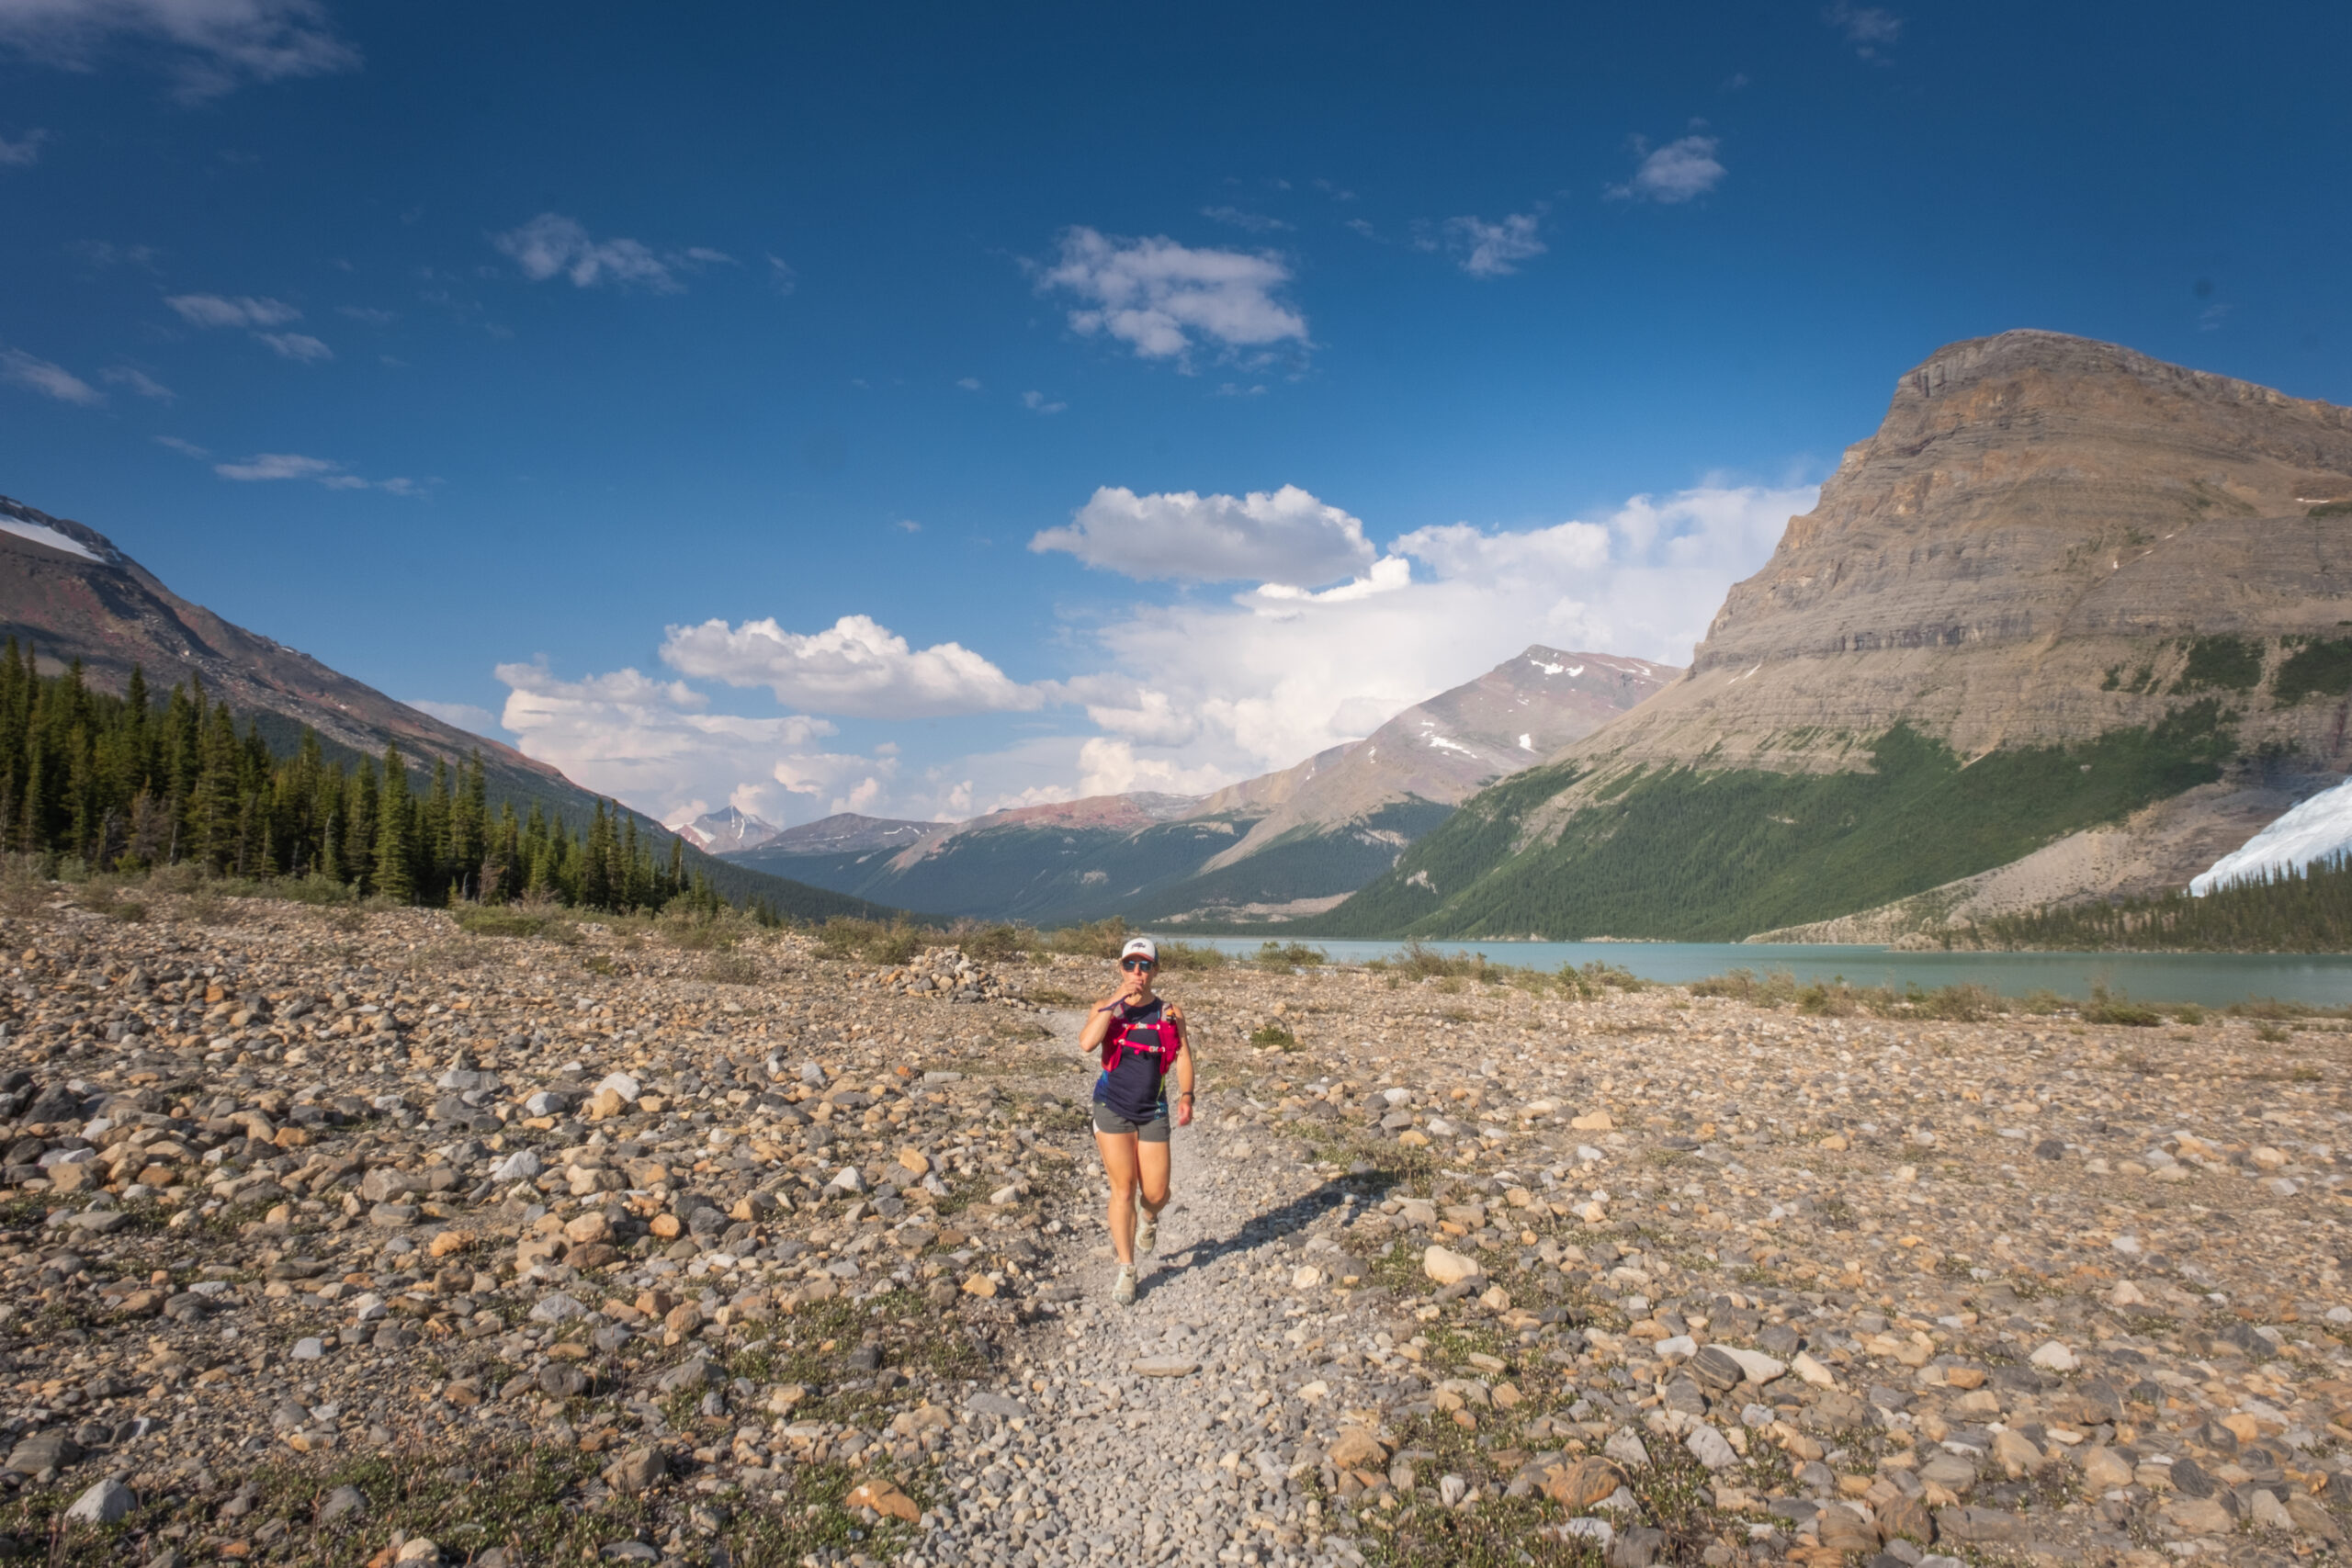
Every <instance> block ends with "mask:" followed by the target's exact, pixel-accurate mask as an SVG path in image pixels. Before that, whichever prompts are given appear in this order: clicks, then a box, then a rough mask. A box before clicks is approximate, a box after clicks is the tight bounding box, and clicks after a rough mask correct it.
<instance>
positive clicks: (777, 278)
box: [768, 252, 800, 294]
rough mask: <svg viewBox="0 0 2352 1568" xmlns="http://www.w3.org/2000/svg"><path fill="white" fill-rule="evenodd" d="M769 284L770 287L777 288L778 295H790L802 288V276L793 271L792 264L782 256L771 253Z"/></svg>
mask: <svg viewBox="0 0 2352 1568" xmlns="http://www.w3.org/2000/svg"><path fill="white" fill-rule="evenodd" d="M768 283H769V286H770V287H772V288H775V291H776V292H777V293H778V294H789V293H791V292H792V291H793V290H794V289H796V288H799V287H800V275H799V274H798V273H797V272H795V271H793V270H792V264H791V263H790V262H788V261H786V260H785V259H784V258H783V257H782V256H780V255H777V254H775V253H774V252H770V253H769V254H768Z"/></svg>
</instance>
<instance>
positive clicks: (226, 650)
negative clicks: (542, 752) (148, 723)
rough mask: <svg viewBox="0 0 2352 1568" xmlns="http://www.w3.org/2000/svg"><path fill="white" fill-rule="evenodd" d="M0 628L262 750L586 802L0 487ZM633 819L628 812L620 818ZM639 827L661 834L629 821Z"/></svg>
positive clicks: (823, 898)
mask: <svg viewBox="0 0 2352 1568" xmlns="http://www.w3.org/2000/svg"><path fill="white" fill-rule="evenodd" d="M0 636H11V637H16V638H17V641H18V642H19V643H21V644H24V645H26V646H28V647H30V648H31V649H33V650H34V653H35V655H36V657H37V658H38V660H39V661H40V668H41V669H42V670H43V671H47V672H50V673H54V672H56V671H59V670H61V669H62V668H64V667H65V666H66V665H68V664H71V663H72V662H74V660H80V661H81V663H82V667H83V671H84V674H85V679H87V680H88V681H89V682H90V683H91V684H93V685H95V686H99V687H102V688H105V689H107V690H109V691H120V690H121V689H122V687H123V684H124V682H127V681H129V680H130V671H132V669H133V668H138V669H140V670H141V671H143V673H144V674H145V676H146V679H147V682H148V685H149V689H150V690H151V691H153V692H154V693H156V694H158V695H160V694H163V693H164V692H167V691H169V690H170V689H171V688H172V687H173V686H174V685H175V684H178V683H180V682H185V681H187V680H189V679H191V678H194V679H197V680H200V681H201V682H203V684H204V687H205V690H206V691H207V692H208V693H209V694H210V695H211V697H212V699H213V700H215V701H221V702H226V703H227V704H228V705H229V706H230V708H231V709H232V711H233V712H234V713H235V714H236V715H237V717H238V722H239V723H240V725H242V724H243V723H244V722H245V721H246V720H248V719H250V720H252V721H253V722H254V724H255V725H256V726H257V727H258V728H260V730H261V732H262V735H263V738H264V739H266V740H267V741H268V743H269V745H270V746H271V748H272V749H273V750H277V751H280V752H284V751H288V750H291V749H292V748H293V747H294V746H295V745H296V744H297V743H298V742H299V741H300V739H301V735H302V731H303V730H304V729H305V728H309V729H312V730H315V731H316V732H317V733H318V735H319V738H320V740H321V742H322V745H323V746H324V747H325V748H326V749H327V750H328V752H329V754H330V755H347V754H349V753H352V752H360V753H366V754H368V755H371V756H374V755H380V754H381V753H382V751H383V750H384V748H385V747H386V746H387V745H397V746H398V747H399V748H400V750H401V753H402V754H403V755H404V756H406V757H407V758H408V759H409V761H411V762H412V763H413V764H427V765H429V764H430V763H432V762H434V761H443V762H447V763H450V764H452V765H453V766H454V765H456V764H458V763H460V762H464V761H468V760H469V759H470V758H472V757H475V756H479V757H480V758H481V761H482V764H483V771H484V773H485V775H486V781H487V784H488V785H489V791H490V795H491V799H492V803H493V804H501V803H505V802H513V803H514V804H515V808H516V809H517V810H518V811H527V810H528V809H529V807H531V806H533V805H535V804H536V805H537V806H539V807H542V808H543V809H545V810H547V811H548V812H550V813H553V814H556V815H559V816H560V817H562V818H564V819H565V820H566V821H567V822H570V823H571V824H572V825H573V826H574V827H575V828H577V827H580V826H582V825H584V824H585V822H586V821H587V819H588V818H589V816H590V814H591V813H592V812H593V811H594V808H595V805H596V800H597V797H596V796H595V795H593V794H591V793H590V792H589V791H587V790H584V789H582V788H581V787H580V786H579V785H578V784H573V783H572V782H571V780H570V779H568V778H566V777H565V776H564V775H563V773H561V772H560V770H558V769H556V768H553V767H550V766H549V765H548V764H547V763H545V762H541V761H535V760H533V759H532V758H529V757H526V756H525V755H524V754H523V753H522V752H520V751H518V750H515V749H514V748H513V747H511V746H507V745H503V744H502V743H501V742H499V741H496V740H492V739H487V738H485V737H482V736H479V735H474V734H471V733H469V732H468V731H466V730H462V729H459V728H457V727H456V726H454V725H450V724H446V723H444V722H443V721H441V720H440V719H437V718H435V717H434V716H432V715H430V714H426V713H422V712H419V711H418V710H417V709H415V708H413V707H410V706H409V705H407V704H405V703H401V702H395V701H394V700H393V699H391V698H390V697H388V696H386V695H385V694H383V693H381V692H379V691H377V690H376V689H375V688H374V687H372V686H369V685H367V684H365V683H364V682H358V681H355V680H353V679H352V678H351V677H350V676H348V675H345V674H344V673H342V672H341V671H336V670H333V669H330V668H328V667H327V666H326V665H324V664H322V663H321V662H320V661H319V660H316V659H313V658H311V656H310V655H309V654H307V653H304V652H302V651H300V649H292V648H288V647H287V646H286V645H285V644H283V643H280V642H277V641H275V640H273V639H272V638H270V637H264V636H262V635H261V634H259V633H257V632H252V631H248V630H246V629H245V628H244V627H243V626H237V625H235V624H234V623H232V622H230V621H227V620H223V619H222V618H221V617H220V616H219V615H214V614H213V613H212V612H211V611H209V610H208V609H206V608H205V607H204V606H202V605H201V604H191V603H189V602H188V601H187V600H186V599H183V598H181V597H180V596H179V595H178V594H176V593H175V592H172V590H171V589H170V588H168V587H166V586H165V585H164V582H163V581H161V580H160V579H158V578H157V577H156V576H155V575H154V574H153V572H151V571H149V570H147V569H146V568H145V567H143V566H141V565H140V564H139V562H138V561H136V560H134V559H132V558H131V557H130V555H128V554H127V553H125V552H124V551H123V550H121V549H119V548H118V547H116V545H115V544H114V542H113V541H112V540H111V539H109V538H107V536H105V535H104V534H101V533H99V532H98V531H97V530H96V529H95V528H92V527H90V526H89V525H86V524H83V523H78V522H74V521H73V520H71V519H68V518H62V517H53V516H51V515H50V514H49V513H44V512H40V511H37V510H36V509H34V508H33V507H30V506H28V505H26V504H24V503H23V502H17V501H12V500H9V499H8V498H6V497H5V496H0ZM632 815H635V814H632ZM638 826H639V830H640V831H650V832H654V833H661V832H663V831H665V829H662V827H661V826H660V825H659V824H657V823H655V822H654V821H653V820H652V819H651V818H645V817H642V816H639V818H638ZM691 842H692V840H689V843H691ZM688 859H689V860H690V862H692V863H694V864H695V866H696V867H697V868H698V869H700V870H702V871H703V872H704V873H705V874H707V875H708V876H709V877H710V878H711V880H712V882H713V884H714V885H715V886H718V888H719V890H720V891H721V892H722V893H723V894H725V895H726V896H727V897H729V898H732V899H734V900H736V901H738V902H741V901H742V900H743V899H746V898H752V897H759V898H765V899H767V900H769V901H770V902H772V903H774V904H775V906H776V907H777V908H779V909H781V910H783V911H785V912H786V913H795V914H802V915H823V914H831V913H865V914H874V913H880V914H888V913H889V912H890V911H889V910H888V909H882V908H875V907H871V906H868V905H865V903H864V902H863V901H861V900H857V899H851V898H843V897H841V896H839V895H837V894H835V893H832V892H831V891H830V890H826V889H821V888H818V887H815V886H808V885H804V884H799V883H794V882H787V881H785V880H783V879H780V878H777V877H775V876H771V875H767V874H763V873H759V872H757V871H755V870H752V869H749V868H745V867H741V866H738V865H735V864H733V863H729V862H727V861H723V860H719V859H717V858H715V857H711V856H706V855H704V854H703V853H702V852H701V851H700V850H699V848H693V849H690V850H689V852H688Z"/></svg>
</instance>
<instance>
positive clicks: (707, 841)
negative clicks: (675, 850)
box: [666, 806, 779, 855]
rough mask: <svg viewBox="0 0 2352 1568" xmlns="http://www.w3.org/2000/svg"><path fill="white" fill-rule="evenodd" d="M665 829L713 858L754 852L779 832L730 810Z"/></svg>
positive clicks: (750, 816)
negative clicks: (742, 852)
mask: <svg viewBox="0 0 2352 1568" xmlns="http://www.w3.org/2000/svg"><path fill="white" fill-rule="evenodd" d="M666 826H667V827H668V828H669V829H670V831H672V832H673V833H675V834H677V835H678V837H680V838H681V839H684V840H685V841H686V842H688V843H690V844H692V845H693V846H694V847H695V848H696V849H698V850H702V851H705V852H707V853H710V854H714V855H723V854H728V853H730V852H733V851H736V850H755V849H758V848H759V847H760V846H761V845H762V844H764V843H766V842H767V841H768V840H770V839H773V838H775V836H776V834H777V832H778V831H779V829H777V828H776V826H775V824H774V823H772V822H763V821H762V820H761V819H760V818H757V817H753V816H752V815H751V814H750V813H749V812H744V811H738V810H736V809H735V808H734V807H731V806H730V807H727V808H726V809H725V810H723V811H713V812H711V813H709V814H708V815H707V816H702V817H696V818H693V819H692V820H691V821H684V822H672V823H668V824H666Z"/></svg>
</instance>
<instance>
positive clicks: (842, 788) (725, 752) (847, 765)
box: [452, 663, 899, 822]
mask: <svg viewBox="0 0 2352 1568" xmlns="http://www.w3.org/2000/svg"><path fill="white" fill-rule="evenodd" d="M497 673H498V678H499V680H500V681H501V682H503V683H504V684H505V686H506V688H507V698H506V706H505V711H504V713H503V715H502V716H501V717H500V721H499V722H500V723H501V724H503V726H504V727H505V728H506V729H507V730H508V731H510V732H511V733H513V734H514V735H515V736H517V737H519V739H518V741H517V744H518V746H519V747H520V748H521V750H522V751H523V752H524V754H525V755H526V756H530V757H535V758H537V759H538V760H539V761H543V762H550V763H553V764H554V765H555V766H557V767H559V768H561V769H562V770H563V771H564V773H566V774H567V775H569V776H570V777H571V778H573V779H575V780H578V781H579V782H580V783H582V784H586V785H587V786H588V787H589V788H591V789H594V790H596V791H598V792H599V793H601V794H605V795H612V796H614V797H615V798H616V799H619V800H624V801H627V802H628V803H629V804H631V805H633V806H635V807H638V808H639V809H640V810H643V811H647V812H649V813H650V814H652V815H654V816H656V817H659V818H662V820H663V821H675V820H678V819H679V818H681V817H688V816H699V815H700V814H701V813H703V812H705V811H707V810H709V809H710V806H709V803H710V802H711V801H714V800H723V801H726V802H728V803H729V804H730V805H732V806H734V807H737V808H738V809H740V810H743V811H749V812H752V813H753V814H755V815H758V816H761V817H764V818H767V819H768V820H770V821H772V822H802V821H809V820H810V819H812V818H818V817H822V816H825V815H827V814H828V813H830V812H832V811H853V810H858V809H861V808H863V807H865V806H870V805H873V804H875V803H876V801H878V800H879V799H880V798H881V797H882V795H883V794H884V792H885V790H886V789H887V788H888V784H889V782H890V781H891V779H892V778H894V777H895V776H896V774H897V772H898V766H899V764H898V760H897V758H896V757H895V756H892V755H889V754H888V753H887V752H877V753H876V755H874V756H870V757H865V756H855V755H848V754H843V753H840V752H830V751H825V750H818V749H816V745H817V743H818V742H820V741H821V740H823V739H825V738H826V737H828V736H831V734H833V733H834V729H833V726H832V725H831V724H829V723H827V722H826V721H825V720H823V719H821V718H815V717H811V716H808V715H805V714H787V715H783V716H775V717H764V718H758V717H743V716H737V715H732V714H716V713H711V712H708V711H707V708H708V706H709V700H708V699H707V697H705V696H704V695H703V694H701V693H699V692H696V691H695V689H694V688H693V687H691V686H689V685H687V684H686V683H685V682H683V681H662V680H658V679H655V678H653V677H650V676H647V675H644V674H641V673H639V671H635V670H617V671H613V672H612V673H610V674H605V675H594V676H590V677H588V678H587V679H585V680H581V681H565V680H562V679H560V678H559V677H558V676H556V675H555V674H554V673H553V672H552V671H549V670H548V667H547V666H546V665H545V664H544V663H528V664H524V663H515V664H502V665H500V666H498V671H497ZM452 722H455V721H454V720H453V721H452Z"/></svg>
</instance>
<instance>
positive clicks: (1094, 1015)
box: [1078, 992, 1126, 1053]
mask: <svg viewBox="0 0 2352 1568" xmlns="http://www.w3.org/2000/svg"><path fill="white" fill-rule="evenodd" d="M1125 1000H1126V996H1125V993H1124V992H1122V993H1121V994H1120V995H1118V996H1115V997H1113V998H1111V999H1110V1000H1108V1001H1105V1002H1102V1003H1099V1004H1098V1005H1097V1006H1096V1007H1095V1009H1094V1010H1093V1011H1091V1012H1090V1013H1088V1014H1087V1015H1086V1027H1085V1028H1083V1029H1081V1030H1080V1031H1079V1032H1078V1048H1079V1049H1080V1051H1081V1052H1088V1053H1093V1052H1099V1051H1101V1050H1102V1049H1103V1036H1104V1035H1106V1034H1108V1033H1110V1032H1111V1013H1112V1010H1113V1009H1114V1008H1116V1007H1117V1006H1118V1005H1119V1004H1120V1003H1121V1002H1123V1001H1125Z"/></svg>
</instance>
